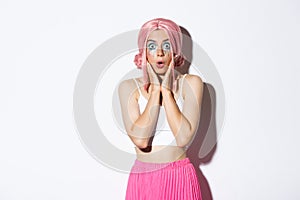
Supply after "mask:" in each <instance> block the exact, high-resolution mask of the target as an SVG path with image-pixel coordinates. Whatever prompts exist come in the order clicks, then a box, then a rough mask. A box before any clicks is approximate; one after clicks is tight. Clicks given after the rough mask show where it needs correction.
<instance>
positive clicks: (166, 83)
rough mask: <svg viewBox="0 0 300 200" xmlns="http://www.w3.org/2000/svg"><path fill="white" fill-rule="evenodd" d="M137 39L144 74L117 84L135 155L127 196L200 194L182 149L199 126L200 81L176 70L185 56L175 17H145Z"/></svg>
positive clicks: (157, 199)
mask: <svg viewBox="0 0 300 200" xmlns="http://www.w3.org/2000/svg"><path fill="white" fill-rule="evenodd" d="M138 45H139V53H138V54H137V55H136V56H135V64H136V65H137V67H138V68H140V69H142V70H143V77H139V78H133V79H128V80H124V81H122V82H121V83H120V85H119V98H120V104H121V110H122V118H123V122H124V125H125V129H126V132H127V134H128V136H129V137H130V139H131V141H132V142H133V144H134V145H135V151H136V155H137V158H136V160H135V163H134V165H133V167H132V169H131V172H130V175H129V179H128V185H127V190H126V199H127V200H144V199H151V200H152V199H153V200H160V199H163V200H169V199H170V200H171V199H172V200H177V199H178V200H179V199H184V200H190V199H197V200H199V199H202V198H201V191H200V185H199V182H198V180H197V176H196V172H195V168H194V166H193V165H192V163H190V160H189V158H188V157H187V156H186V150H187V148H188V146H189V145H190V143H191V142H192V139H193V138H194V135H195V132H196V130H197V128H198V124H199V120H200V109H201V106H200V105H201V101H202V94H203V82H202V80H201V78H200V77H198V76H196V75H190V74H180V73H178V72H177V71H176V70H175V68H176V67H180V66H182V65H183V63H184V56H183V55H182V53H181V46H182V33H181V30H180V28H179V26H178V25H177V24H175V23H174V22H173V21H171V20H167V19H163V18H157V19H153V20H150V21H148V22H146V23H145V24H144V25H143V26H142V28H141V30H140V32H139V36H138Z"/></svg>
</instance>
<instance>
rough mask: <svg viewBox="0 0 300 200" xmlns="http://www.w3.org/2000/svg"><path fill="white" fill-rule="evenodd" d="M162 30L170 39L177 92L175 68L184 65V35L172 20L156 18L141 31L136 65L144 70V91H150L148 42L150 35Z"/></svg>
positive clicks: (174, 84) (135, 60)
mask: <svg viewBox="0 0 300 200" xmlns="http://www.w3.org/2000/svg"><path fill="white" fill-rule="evenodd" d="M156 29H162V30H164V31H165V32H166V33H167V34H168V36H169V39H170V43H171V47H172V51H173V57H174V62H172V63H173V64H172V66H171V67H172V76H173V90H174V91H176V89H177V84H176V81H175V74H174V68H175V67H180V66H182V65H183V64H184V60H185V58H184V56H183V54H182V53H181V47H182V33H181V30H180V28H179V26H178V25H177V24H176V23H174V22H173V21H171V20H168V19H164V18H156V19H152V20H150V21H148V22H146V23H145V24H144V25H143V26H142V27H141V29H140V32H139V35H138V47H139V53H138V54H137V55H136V56H135V58H134V63H135V64H136V66H137V68H139V69H142V70H143V79H144V89H145V90H148V87H149V85H150V83H149V80H148V73H147V68H146V66H147V60H146V51H145V50H146V42H147V38H148V36H149V34H150V33H151V32H152V31H154V30H156Z"/></svg>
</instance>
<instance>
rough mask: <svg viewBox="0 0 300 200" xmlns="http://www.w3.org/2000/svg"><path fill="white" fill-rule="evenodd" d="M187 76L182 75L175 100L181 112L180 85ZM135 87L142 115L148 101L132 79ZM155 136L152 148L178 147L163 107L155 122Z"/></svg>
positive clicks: (182, 100)
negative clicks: (159, 146) (138, 95)
mask: <svg viewBox="0 0 300 200" xmlns="http://www.w3.org/2000/svg"><path fill="white" fill-rule="evenodd" d="M186 75H187V74H184V75H183V77H182V79H181V83H180V93H179V97H178V99H176V103H177V105H178V108H179V110H180V111H182V108H183V103H184V99H183V97H182V85H183V84H182V83H183V80H184V78H185V76H186ZM133 80H134V81H135V83H136V85H137V88H138V90H139V93H140V97H139V100H138V104H139V108H140V112H141V113H142V112H143V111H144V109H145V108H146V105H147V102H148V99H146V98H145V97H144V96H143V95H142V93H141V89H140V87H139V85H138V82H137V81H136V79H135V78H134V79H133ZM154 131H155V135H154V137H153V141H152V144H151V145H152V146H155V145H170V146H178V145H177V143H176V140H175V137H174V135H173V133H172V131H171V128H170V126H169V123H168V120H167V117H166V113H165V109H164V107H163V106H160V110H159V116H158V120H157V124H156V128H155V130H154ZM185 148H188V146H185Z"/></svg>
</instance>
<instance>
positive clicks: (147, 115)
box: [118, 80, 160, 149]
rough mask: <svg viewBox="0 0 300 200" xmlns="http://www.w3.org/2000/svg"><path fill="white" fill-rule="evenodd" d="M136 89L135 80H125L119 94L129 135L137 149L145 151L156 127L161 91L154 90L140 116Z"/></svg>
mask: <svg viewBox="0 0 300 200" xmlns="http://www.w3.org/2000/svg"><path fill="white" fill-rule="evenodd" d="M152 88H153V87H152ZM135 89H136V86H135V83H134V82H133V80H125V81H123V82H121V83H120V85H119V88H118V92H119V98H120V104H121V110H122V118H123V122H124V125H125V129H126V131H127V134H128V136H129V137H130V139H131V140H132V142H133V143H134V144H135V145H136V146H137V147H139V148H141V149H143V148H146V147H147V146H148V142H149V139H150V137H151V135H152V132H153V129H154V127H155V126H156V122H157V118H158V114H159V98H160V92H159V90H152V92H151V93H150V98H149V100H148V103H147V105H146V107H145V110H144V111H143V113H142V114H140V109H139V105H138V99H137V98H136V97H135V95H133V94H134V90H135Z"/></svg>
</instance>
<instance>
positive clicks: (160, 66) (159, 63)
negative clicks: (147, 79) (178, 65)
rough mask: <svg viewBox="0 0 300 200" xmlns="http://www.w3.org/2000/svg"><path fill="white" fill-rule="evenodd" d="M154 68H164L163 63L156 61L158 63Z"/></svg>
mask: <svg viewBox="0 0 300 200" xmlns="http://www.w3.org/2000/svg"><path fill="white" fill-rule="evenodd" d="M156 66H157V67H158V68H163V67H164V66H165V62H163V61H158V62H156Z"/></svg>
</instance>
